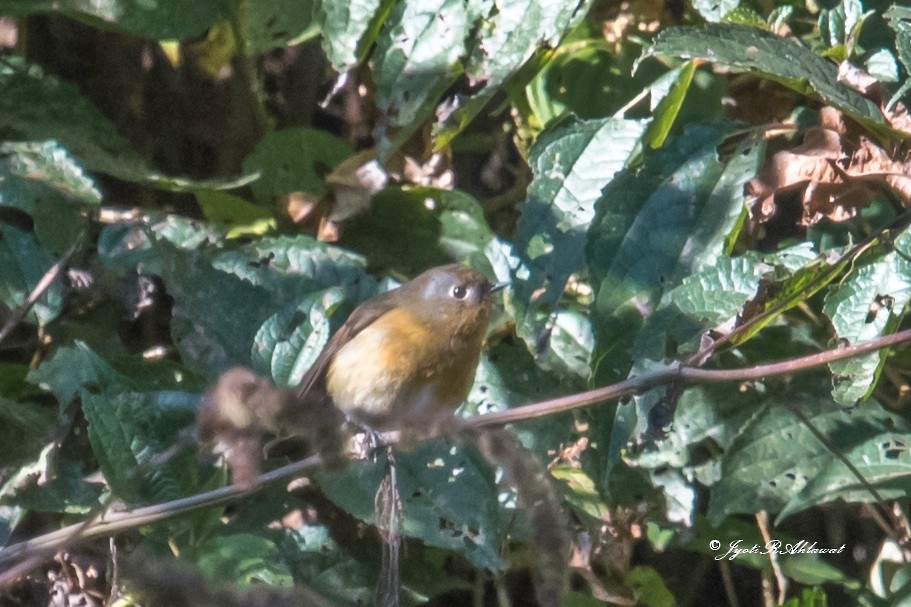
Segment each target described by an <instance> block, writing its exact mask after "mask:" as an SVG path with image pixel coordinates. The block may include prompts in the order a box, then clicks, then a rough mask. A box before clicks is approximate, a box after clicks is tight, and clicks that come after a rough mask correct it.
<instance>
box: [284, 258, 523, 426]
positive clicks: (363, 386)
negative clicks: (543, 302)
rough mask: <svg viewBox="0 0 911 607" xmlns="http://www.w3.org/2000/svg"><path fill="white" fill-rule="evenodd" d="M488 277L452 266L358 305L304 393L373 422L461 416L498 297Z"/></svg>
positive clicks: (317, 364) (302, 386)
mask: <svg viewBox="0 0 911 607" xmlns="http://www.w3.org/2000/svg"><path fill="white" fill-rule="evenodd" d="M505 286H506V283H499V284H492V283H491V282H490V281H489V280H488V279H487V277H486V276H484V274H482V273H480V272H478V271H477V270H473V269H471V268H469V267H466V266H463V265H459V264H452V265H446V266H440V267H436V268H432V269H430V270H427V271H426V272H424V273H423V274H420V275H419V276H417V277H416V278H414V279H413V280H411V281H410V282H407V283H405V284H403V285H402V286H400V287H399V288H397V289H393V290H392V291H388V292H386V293H383V294H381V295H378V296H376V297H374V298H372V299H369V300H367V301H365V302H364V303H362V304H361V305H359V306H358V307H357V308H356V309H355V310H354V312H352V314H351V316H350V317H349V318H348V320H347V321H346V322H345V324H343V325H342V326H341V328H340V329H339V330H338V331H337V332H336V333H335V335H334V336H333V337H332V339H330V340H329V343H328V344H326V347H325V348H324V349H323V351H322V353H321V354H320V355H319V357H318V358H317V359H316V362H315V363H314V364H313V366H312V367H311V368H310V370H309V371H308V372H307V374H306V375H305V376H304V378H303V380H302V381H301V383H300V385H299V387H298V396H299V397H300V398H301V399H303V400H308V399H312V398H325V397H327V396H328V398H329V399H331V401H332V402H333V403H334V404H335V406H336V407H337V408H338V409H340V410H341V411H343V412H344V413H345V414H347V415H349V416H352V417H353V418H354V419H355V420H357V421H364V422H369V423H371V424H376V423H379V424H380V425H382V424H383V423H384V422H386V423H388V421H393V422H405V423H407V422H408V421H409V418H410V419H411V420H412V421H413V420H414V419H415V418H414V416H415V415H417V416H418V417H419V418H423V417H424V415H422V414H426V415H434V414H438V413H439V412H445V411H450V412H451V411H455V409H456V408H457V407H458V406H459V405H460V404H461V403H462V402H463V401H464V400H465V398H466V397H467V396H468V392H469V390H470V389H471V386H472V383H473V382H474V376H475V371H476V370H477V367H478V360H479V358H480V354H481V348H482V346H483V344H484V338H485V336H486V333H487V324H488V322H489V321H490V317H491V313H492V310H493V301H492V300H493V298H492V294H493V293H494V292H496V291H498V290H500V289H502V288H503V287H505Z"/></svg>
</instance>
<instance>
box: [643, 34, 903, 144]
mask: <svg viewBox="0 0 911 607" xmlns="http://www.w3.org/2000/svg"><path fill="white" fill-rule="evenodd" d="M650 55H663V56H672V57H681V58H684V59H702V60H704V61H709V62H711V63H719V64H721V65H727V66H730V67H732V68H736V69H741V70H746V71H749V72H751V73H755V74H758V75H760V76H762V77H764V78H768V79H770V80H775V81H776V82H780V83H781V84H784V85H785V86H788V87H790V88H792V89H794V90H796V91H798V92H800V93H803V94H806V95H809V94H814V93H815V94H817V95H819V96H820V97H821V98H822V100H823V101H824V102H826V103H828V104H830V105H833V106H835V107H837V108H838V109H840V110H842V111H843V112H845V113H846V114H848V115H850V116H851V117H853V118H855V119H856V120H859V121H860V122H861V123H862V124H864V125H865V126H866V127H868V128H871V129H873V130H874V131H875V132H879V133H886V132H888V127H886V125H885V122H884V120H883V117H882V113H881V112H880V111H879V108H878V107H877V106H876V104H875V103H873V102H872V101H870V100H869V99H867V98H866V97H863V96H862V95H861V94H860V93H858V92H857V91H855V90H853V89H851V88H849V87H848V86H846V85H844V84H841V83H840V82H838V80H837V78H836V66H835V64H833V63H832V62H830V61H829V60H827V59H824V58H823V57H820V56H819V55H817V54H815V53H813V52H812V51H810V50H808V49H806V48H804V47H803V46H801V45H800V44H798V43H797V42H794V41H793V40H791V39H788V38H782V37H780V36H776V35H774V34H771V33H769V32H766V31H763V30H759V29H756V28H752V27H746V26H740V25H728V24H717V23H715V24H707V25H703V26H699V27H671V28H668V29H666V30H664V31H663V32H661V33H660V34H659V35H658V37H657V38H656V39H655V42H654V44H653V45H652V46H651V47H650V48H649V49H647V50H646V51H645V54H644V56H645V57H647V56H650Z"/></svg>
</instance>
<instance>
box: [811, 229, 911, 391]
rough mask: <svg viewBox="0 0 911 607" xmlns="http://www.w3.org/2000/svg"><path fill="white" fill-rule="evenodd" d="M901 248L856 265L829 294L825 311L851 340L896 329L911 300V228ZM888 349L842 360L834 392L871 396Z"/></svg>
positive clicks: (837, 367)
mask: <svg viewBox="0 0 911 607" xmlns="http://www.w3.org/2000/svg"><path fill="white" fill-rule="evenodd" d="M894 247H895V250H893V251H892V252H890V253H888V254H887V255H885V256H883V257H882V258H881V259H877V260H876V261H874V262H873V263H870V264H868V265H865V266H862V267H860V268H856V269H855V270H853V271H852V272H851V274H850V275H849V276H848V277H847V278H846V279H845V280H843V281H842V282H840V283H839V284H838V286H837V287H835V288H834V289H832V290H831V291H830V292H829V293H828V294H827V295H826V300H825V305H824V306H823V312H824V313H825V314H826V315H827V316H828V317H829V319H830V320H831V321H832V326H833V327H834V328H835V333H836V335H838V337H839V338H840V339H843V340H845V341H846V342H847V343H849V344H852V345H853V344H857V343H861V342H864V341H869V340H871V339H875V338H877V337H881V336H882V335H884V334H887V333H891V332H893V331H894V330H895V329H896V327H897V326H898V324H899V322H900V321H901V319H902V318H903V317H904V314H905V307H906V306H907V305H908V301H909V300H911V262H909V261H908V252H909V251H911V233H909V232H907V231H906V232H904V233H903V234H901V235H900V236H899V237H898V238H897V239H896V241H895V243H894ZM888 354H889V351H888V350H880V351H878V352H874V353H872V354H868V355H865V356H858V357H855V358H849V359H847V360H843V361H837V362H834V363H832V364H830V365H829V368H831V369H832V373H833V375H834V384H835V385H834V389H833V391H832V396H833V397H834V398H835V400H837V401H838V402H840V403H842V404H845V405H853V404H855V403H856V402H857V401H859V400H862V399H864V398H866V397H868V396H869V395H870V393H871V392H872V391H873V388H874V386H875V385H876V380H877V379H878V378H879V374H880V372H881V371H882V367H883V365H884V364H885V362H886V357H887V356H888Z"/></svg>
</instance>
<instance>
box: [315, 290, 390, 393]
mask: <svg viewBox="0 0 911 607" xmlns="http://www.w3.org/2000/svg"><path fill="white" fill-rule="evenodd" d="M393 292H394V291H387V292H386V293H382V294H380V295H377V296H376V297H374V298H373V299H371V300H369V301H366V302H364V303H363V304H361V305H360V306H358V307H357V308H355V310H354V312H352V313H351V316H349V317H348V320H346V321H345V324H343V325H342V326H341V327H340V328H339V330H338V331H336V332H335V335H333V336H332V339H330V340H329V343H327V344H326V347H325V348H323V351H322V352H321V353H320V355H319V357H318V358H317V359H316V362H314V363H313V365H312V366H311V367H310V369H309V370H308V371H307V373H306V374H305V375H304V377H303V379H302V380H301V383H300V384H299V385H298V387H297V395H298V397H299V398H304V397H306V396H307V394H309V393H310V391H311V390H313V388H314V386H316V385H317V383H319V381H320V380H322V379H323V378H324V376H325V375H326V370H327V369H328V368H329V362H330V361H331V360H332V357H333V356H335V353H336V352H338V351H339V350H340V349H341V348H342V346H344V345H345V344H347V343H348V342H349V341H351V340H352V339H353V338H354V336H355V335H357V334H358V333H360V332H361V331H363V330H364V329H366V328H367V327H368V326H369V325H370V324H371V323H373V321H375V320H376V319H377V318H379V317H380V316H382V315H383V314H385V313H386V312H388V311H389V310H391V309H392V308H393V307H394V298H393V297H392V293H393Z"/></svg>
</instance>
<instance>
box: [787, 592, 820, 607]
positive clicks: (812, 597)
mask: <svg viewBox="0 0 911 607" xmlns="http://www.w3.org/2000/svg"><path fill="white" fill-rule="evenodd" d="M826 605H828V602H827V601H826V593H825V592H823V590H822V589H821V588H804V589H803V590H802V591H801V592H800V596H799V597H797V596H795V597H793V598H790V599H788V600H787V601H785V602H784V603H783V604H782V607H826Z"/></svg>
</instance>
